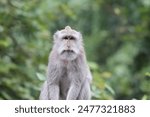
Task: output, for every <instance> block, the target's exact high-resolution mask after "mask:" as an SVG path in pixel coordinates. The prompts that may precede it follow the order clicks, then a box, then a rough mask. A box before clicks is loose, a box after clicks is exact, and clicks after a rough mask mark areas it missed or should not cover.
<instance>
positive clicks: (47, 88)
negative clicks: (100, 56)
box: [40, 26, 92, 100]
mask: <svg viewBox="0 0 150 117" xmlns="http://www.w3.org/2000/svg"><path fill="white" fill-rule="evenodd" d="M64 35H73V36H75V38H76V40H69V37H68V40H67V39H66V40H62V38H63V36H64ZM64 50H72V52H63V51H64ZM91 79H92V75H91V72H90V70H89V67H88V65H87V62H86V56H85V52H84V48H83V44H82V36H81V34H80V33H79V32H77V31H75V30H72V29H71V28H70V27H69V26H67V27H65V29H63V30H61V31H57V32H56V33H55V35H54V46H53V48H52V51H51V53H50V56H49V62H48V69H47V80H46V81H45V83H44V85H43V88H42V90H41V94H40V99H41V100H87V99H90V98H91V90H90V82H91Z"/></svg>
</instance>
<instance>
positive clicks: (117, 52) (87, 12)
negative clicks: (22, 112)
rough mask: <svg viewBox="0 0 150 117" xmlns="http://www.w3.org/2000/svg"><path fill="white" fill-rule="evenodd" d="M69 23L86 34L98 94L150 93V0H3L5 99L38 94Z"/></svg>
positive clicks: (0, 88) (1, 91) (0, 60)
mask: <svg viewBox="0 0 150 117" xmlns="http://www.w3.org/2000/svg"><path fill="white" fill-rule="evenodd" d="M66 25H70V26H71V27H73V28H75V29H77V30H79V31H81V33H82V34H83V37H84V43H85V50H86V52H87V58H88V61H89V66H90V68H91V71H92V74H93V83H92V87H91V88H92V95H93V99H150V1H149V0H134V1H131V0H82V1H81V0H61V1H60V0H1V1H0V99H38V96H39V92H40V88H41V85H42V83H43V82H44V80H45V71H46V67H47V61H48V54H49V51H50V50H51V47H52V35H53V33H54V32H55V31H56V30H59V29H62V28H64V26H66Z"/></svg>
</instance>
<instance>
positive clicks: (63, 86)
mask: <svg viewBox="0 0 150 117" xmlns="http://www.w3.org/2000/svg"><path fill="white" fill-rule="evenodd" d="M70 84H71V81H70V78H69V77H68V75H67V72H63V74H62V75H61V78H60V81H59V86H60V87H59V88H60V97H61V99H64V100H65V99H66V97H67V94H68V90H69V88H70Z"/></svg>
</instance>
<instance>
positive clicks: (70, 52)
mask: <svg viewBox="0 0 150 117" xmlns="http://www.w3.org/2000/svg"><path fill="white" fill-rule="evenodd" d="M53 38H54V46H53V49H55V50H56V51H57V53H58V55H59V57H60V59H62V60H68V61H72V60H75V59H76V58H77V57H78V56H79V54H80V53H81V51H82V49H83V44H82V35H81V34H80V32H77V31H76V30H73V29H71V27H70V26H66V27H65V29H62V30H60V31H57V32H56V33H55V34H54V36H53Z"/></svg>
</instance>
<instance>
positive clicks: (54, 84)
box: [47, 62, 59, 100]
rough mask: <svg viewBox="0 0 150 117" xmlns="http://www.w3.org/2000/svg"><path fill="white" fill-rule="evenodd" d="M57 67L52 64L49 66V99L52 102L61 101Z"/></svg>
mask: <svg viewBox="0 0 150 117" xmlns="http://www.w3.org/2000/svg"><path fill="white" fill-rule="evenodd" d="M58 72H59V71H58V69H57V65H55V64H54V63H52V62H49V64H48V70H47V85H48V86H47V87H48V89H47V90H48V97H49V99H50V100H59V76H58Z"/></svg>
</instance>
